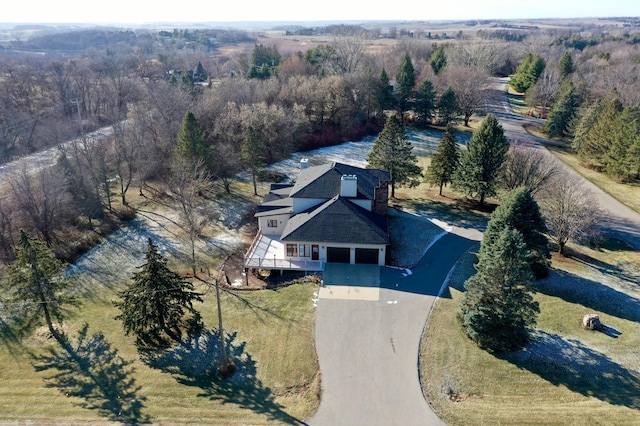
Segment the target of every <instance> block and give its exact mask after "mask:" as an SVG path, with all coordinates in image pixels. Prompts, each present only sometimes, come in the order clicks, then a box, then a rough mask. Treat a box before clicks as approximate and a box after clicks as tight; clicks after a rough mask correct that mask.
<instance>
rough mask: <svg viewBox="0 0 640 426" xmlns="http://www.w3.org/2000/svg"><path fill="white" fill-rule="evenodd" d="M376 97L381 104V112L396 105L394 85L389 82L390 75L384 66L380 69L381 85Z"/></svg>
mask: <svg viewBox="0 0 640 426" xmlns="http://www.w3.org/2000/svg"><path fill="white" fill-rule="evenodd" d="M376 98H377V101H378V105H380V111H381V112H382V111H384V110H385V109H391V108H393V107H394V103H395V98H394V96H393V86H392V85H391V84H389V76H388V75H387V71H386V70H385V69H384V68H382V71H380V87H379V90H378V92H377V94H376Z"/></svg>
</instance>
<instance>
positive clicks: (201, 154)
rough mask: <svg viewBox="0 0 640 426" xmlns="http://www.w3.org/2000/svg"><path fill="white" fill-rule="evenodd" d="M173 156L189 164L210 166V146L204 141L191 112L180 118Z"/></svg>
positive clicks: (196, 120)
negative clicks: (201, 162) (198, 162)
mask: <svg viewBox="0 0 640 426" xmlns="http://www.w3.org/2000/svg"><path fill="white" fill-rule="evenodd" d="M174 155H175V156H178V157H182V158H184V159H185V160H188V161H190V162H197V161H199V160H200V161H203V162H204V164H206V165H207V167H209V165H210V164H211V146H210V145H209V144H208V143H207V141H206V138H205V135H204V131H203V130H202V128H201V127H200V123H199V122H198V119H197V118H196V116H195V115H194V114H193V113H192V112H191V111H187V112H186V113H185V114H184V117H183V118H182V126H181V127H180V131H179V132H178V144H177V145H176V147H175V149H174Z"/></svg>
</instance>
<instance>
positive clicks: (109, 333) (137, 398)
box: [0, 184, 320, 425]
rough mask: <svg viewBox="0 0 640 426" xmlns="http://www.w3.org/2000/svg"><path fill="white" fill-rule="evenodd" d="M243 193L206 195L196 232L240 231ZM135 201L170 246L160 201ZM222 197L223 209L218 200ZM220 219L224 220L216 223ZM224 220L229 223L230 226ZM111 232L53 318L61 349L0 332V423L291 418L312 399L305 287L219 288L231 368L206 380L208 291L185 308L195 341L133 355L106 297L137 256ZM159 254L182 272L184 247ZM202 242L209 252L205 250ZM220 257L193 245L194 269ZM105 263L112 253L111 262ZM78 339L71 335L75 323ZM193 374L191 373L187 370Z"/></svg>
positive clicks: (211, 332)
mask: <svg viewBox="0 0 640 426" xmlns="http://www.w3.org/2000/svg"><path fill="white" fill-rule="evenodd" d="M249 191H250V192H251V193H252V191H253V188H250V186H249V185H243V184H238V185H236V186H235V187H234V194H233V195H232V196H224V195H218V196H216V197H215V199H213V200H212V202H214V203H215V204H216V206H217V208H218V213H216V217H215V218H213V219H216V222H215V223H216V225H215V226H213V225H211V226H209V227H207V228H206V229H205V231H204V235H205V237H209V238H212V237H215V236H216V235H217V234H218V233H219V232H222V231H225V228H226V229H227V230H228V229H229V227H231V228H230V229H233V231H232V232H233V233H234V234H236V235H237V234H240V233H241V232H242V229H238V220H239V219H238V215H241V214H243V213H242V209H240V210H238V209H235V208H232V206H237V205H239V204H247V205H249V204H250V202H251V200H252V199H253V196H252V195H251V194H249ZM137 201H138V202H139V203H143V202H144V203H146V204H145V206H144V208H145V211H146V212H147V213H146V214H147V215H148V216H149V217H150V218H152V219H153V220H149V221H148V222H146V223H148V224H149V225H150V226H151V228H150V229H149V230H147V232H148V233H149V235H152V236H154V238H158V239H159V240H160V241H165V240H171V241H181V239H182V238H183V236H182V235H181V234H180V231H179V229H178V228H177V227H176V225H175V223H172V222H171V220H172V219H173V218H174V216H175V212H174V210H172V208H171V206H165V207H164V208H161V207H160V205H161V204H162V203H164V202H165V201H166V200H164V199H158V200H155V201H153V202H151V201H149V200H146V201H144V200H137ZM225 202H227V203H229V206H227V207H229V208H227V207H225V205H221V204H224V203H225ZM227 223H228V225H226V224H227ZM233 227H235V228H233ZM122 241H123V240H122V238H121V239H116V243H115V244H111V245H110V246H109V247H108V249H107V250H105V252H104V254H103V255H102V256H97V257H94V258H92V260H91V261H90V262H87V266H85V267H84V268H86V269H82V270H81V272H80V273H79V274H78V276H77V280H78V283H79V287H80V288H81V294H82V298H83V305H82V307H81V308H80V309H78V310H77V311H76V312H75V313H74V316H73V317H71V318H70V319H69V320H67V321H65V332H66V334H67V335H68V336H70V340H71V346H69V347H67V348H63V347H62V346H61V345H60V344H58V343H57V342H55V341H54V340H53V339H51V338H47V336H46V333H45V332H44V328H41V329H39V330H37V331H36V332H35V333H34V334H33V335H31V336H30V337H27V338H24V339H23V340H21V341H16V340H12V339H11V338H10V336H9V335H8V334H3V335H2V336H0V378H1V379H0V383H1V384H0V423H2V422H10V423H16V422H19V423H28V422H34V423H36V424H79V423H90V424H99V423H103V422H104V423H106V422H111V421H117V422H120V421H122V422H134V423H135V422H145V421H150V422H153V423H168V424H177V423H180V424H182V423H192V424H225V425H226V424H292V423H295V422H297V421H302V420H304V419H305V418H307V417H309V416H310V415H311V414H313V413H314V412H315V411H316V409H317V407H318V405H319V396H320V395H319V393H320V382H319V367H318V364H317V357H316V353H315V338H314V324H315V323H314V320H315V311H314V308H313V303H312V300H311V299H312V298H313V297H314V296H313V293H314V292H315V291H317V285H316V284H313V283H296V284H293V285H290V286H288V287H284V288H281V289H279V290H277V291H274V290H264V291H222V294H221V303H222V311H223V321H224V330H225V332H226V334H227V339H226V340H227V344H228V351H229V353H231V354H232V356H233V358H234V360H235V362H236V364H237V365H238V373H237V374H236V375H235V376H234V377H233V378H231V379H229V380H228V381H221V380H219V379H217V377H216V376H215V374H205V373H206V372H207V371H215V365H216V362H217V360H218V359H219V358H220V350H219V348H220V345H219V339H218V337H217V328H218V315H217V305H216V298H215V291H214V289H213V288H211V287H210V286H209V285H206V284H204V283H202V282H200V281H196V286H197V290H198V291H200V292H202V293H204V294H205V295H204V303H202V304H200V303H198V304H197V305H196V306H195V307H196V309H198V310H199V311H200V312H201V314H202V317H203V321H204V323H205V325H206V330H205V331H204V332H203V333H202V334H201V337H200V344H199V345H195V344H194V342H193V341H190V342H189V345H184V346H176V348H174V349H173V350H171V351H168V352H166V353H158V354H153V355H152V356H148V357H146V358H145V359H144V360H143V359H141V356H140V353H139V352H138V350H137V348H136V346H135V344H134V338H133V337H127V336H124V334H123V332H122V325H121V323H120V322H119V321H116V320H115V319H114V317H115V316H116V315H117V314H118V313H119V311H118V310H117V309H116V308H115V307H114V306H113V304H112V303H111V301H112V300H114V299H115V298H116V297H117V292H118V291H119V290H121V289H123V288H124V286H125V285H126V284H127V282H128V279H129V277H130V272H129V268H130V267H131V265H133V266H137V265H139V264H141V263H143V261H144V259H143V258H142V257H140V256H139V255H136V254H135V250H136V249H135V247H134V246H135V245H136V244H140V243H144V241H142V242H141V241H129V242H127V241H126V239H125V240H124V241H125V242H124V243H123V242H122ZM176 247H177V248H175V249H171V250H169V255H170V257H169V260H170V261H169V263H170V265H171V267H172V268H174V269H177V270H181V271H187V270H188V269H189V268H188V263H187V262H188V257H185V255H184V247H183V246H181V245H176ZM212 247H214V248H212ZM227 255H228V253H227V252H226V251H225V250H219V249H217V248H215V246H210V247H208V248H207V246H205V245H204V244H203V245H201V246H199V261H200V265H203V266H204V267H205V268H211V270H212V271H215V270H216V268H217V267H218V266H219V265H220V264H221V262H222V261H223V260H224V257H225V256H227ZM116 259H117V260H116ZM84 324H87V325H88V329H87V330H86V335H85V336H84V339H82V340H81V341H79V340H78V338H79V336H82V335H81V333H82V331H83V325H84ZM194 372H195V373H194Z"/></svg>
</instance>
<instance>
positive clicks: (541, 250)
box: [482, 188, 551, 278]
mask: <svg viewBox="0 0 640 426" xmlns="http://www.w3.org/2000/svg"><path fill="white" fill-rule="evenodd" d="M505 228H513V229H515V230H517V231H519V232H520V233H521V234H522V239H523V240H524V243H525V245H526V248H527V250H528V251H529V264H530V265H531V272H532V273H533V275H534V276H535V277H536V278H544V277H546V276H547V275H548V274H549V271H548V269H547V268H548V266H549V260H550V259H551V252H550V250H549V240H548V239H547V237H546V235H545V233H546V232H547V227H546V225H545V223H544V219H543V218H542V214H541V213H540V207H539V206H538V203H537V202H536V201H535V200H534V199H533V196H531V192H529V190H528V189H526V188H518V189H514V190H512V191H510V192H509V193H507V195H505V197H504V198H503V199H502V200H501V202H500V205H499V206H498V208H496V209H495V210H494V212H493V213H492V214H491V219H490V220H489V223H488V224H487V230H486V231H485V233H484V236H483V239H482V244H483V246H489V245H490V244H491V242H493V240H495V239H497V238H498V235H499V234H500V232H501V231H502V230H503V229H505Z"/></svg>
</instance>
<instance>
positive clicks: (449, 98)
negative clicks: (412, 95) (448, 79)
mask: <svg viewBox="0 0 640 426" xmlns="http://www.w3.org/2000/svg"><path fill="white" fill-rule="evenodd" d="M459 113H460V105H458V99H457V98H456V94H455V92H454V91H453V89H452V88H451V87H448V88H447V90H445V91H444V93H442V95H440V99H438V115H439V116H440V121H441V124H442V125H443V126H446V125H448V124H449V123H450V122H451V121H453V119H454V118H455V117H456V116H457V115H458V114H459Z"/></svg>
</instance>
